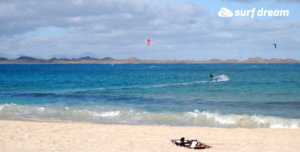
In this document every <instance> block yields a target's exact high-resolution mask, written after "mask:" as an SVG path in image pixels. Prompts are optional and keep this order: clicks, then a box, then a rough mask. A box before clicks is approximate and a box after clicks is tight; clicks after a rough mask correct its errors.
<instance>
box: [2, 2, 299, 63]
mask: <svg viewBox="0 0 300 152" xmlns="http://www.w3.org/2000/svg"><path fill="white" fill-rule="evenodd" d="M223 7H224V8H227V9H229V10H231V12H232V14H233V16H232V17H220V16H219V11H221V9H222V8H223ZM254 8H255V11H254V12H249V14H248V16H247V15H246V16H237V15H236V14H235V12H236V11H247V10H253V9H254ZM299 8H300V0H260V1H259V0H210V1H204V0H203V1H202V0H201V1H200V0H189V1H186V0H1V2H0V53H4V54H10V55H18V54H26V55H28V56H38V57H49V56H52V55H58V54H65V55H69V56H78V55H80V54H82V53H85V52H90V53H93V54H95V55H97V56H98V57H99V58H103V57H107V56H109V57H112V58H116V59H125V58H128V57H130V56H134V57H137V58H139V59H165V60H172V59H177V60H186V59H188V60H209V59H212V58H219V59H222V60H224V59H248V58H250V57H258V56H259V57H262V58H266V59H270V58H284V59H286V58H293V59H297V60H300V9H299ZM262 9H263V10H264V11H268V12H267V13H266V16H257V13H258V11H261V10H262ZM276 10H277V12H279V11H282V10H285V11H286V10H288V12H289V13H288V14H284V13H283V14H282V16H280V15H279V13H277V16H275V15H274V14H276V13H275V11H276ZM269 11H273V14H272V13H270V12H269ZM251 13H253V15H254V16H253V18H252V17H251V16H252V15H251ZM268 13H270V14H268ZM147 39H151V45H149V46H148V45H147V44H146V40H147ZM274 43H276V44H277V48H276V49H275V48H274Z"/></svg>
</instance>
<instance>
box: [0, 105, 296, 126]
mask: <svg viewBox="0 0 300 152" xmlns="http://www.w3.org/2000/svg"><path fill="white" fill-rule="evenodd" d="M0 115H1V116H4V117H23V118H42V119H61V120H73V121H88V122H97V123H118V124H129V125H165V126H200V127H226V128H237V127H241V128H289V129H299V128H300V119H288V118H280V117H273V116H263V115H237V114H219V113H216V112H209V111H198V110H194V111H190V112H181V113H176V112H165V113H155V112H148V111H138V110H135V109H130V108H128V107H127V108H126V107H103V106H86V107H46V106H43V107H42V106H25V105H17V104H2V105H0Z"/></svg>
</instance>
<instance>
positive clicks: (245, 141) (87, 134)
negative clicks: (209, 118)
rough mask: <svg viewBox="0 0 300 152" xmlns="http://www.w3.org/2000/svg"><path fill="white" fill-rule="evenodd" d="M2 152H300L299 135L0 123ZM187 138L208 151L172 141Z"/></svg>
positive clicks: (267, 131)
mask: <svg viewBox="0 0 300 152" xmlns="http://www.w3.org/2000/svg"><path fill="white" fill-rule="evenodd" d="M0 129H1V132H0V151H1V152H40V151H42V152H48V151H55V152H57V151H68V152H75V151H80V152H100V151H101V152H111V151H116V152H121V151H126V152H148V151H149V152H150V151H151V152H152V151H158V152H179V151H180V152H181V151H183V152H184V151H207V152H220V151H222V152H223V151H237V152H244V151H249V152H267V151H270V152H299V151H300V129H241V128H235V129H228V128H227V129H226V128H202V127H164V126H128V125H106V124H92V123H80V122H70V123H68V122H34V121H12V120H0ZM181 137H187V138H189V139H198V140H200V141H202V142H204V143H206V144H209V145H211V146H212V148H211V149H205V150H193V149H187V148H183V147H177V146H175V145H174V144H172V143H171V141H170V140H171V139H178V138H181Z"/></svg>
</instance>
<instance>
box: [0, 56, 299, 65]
mask: <svg viewBox="0 0 300 152" xmlns="http://www.w3.org/2000/svg"><path fill="white" fill-rule="evenodd" d="M0 55H1V54H0ZM128 63H134V64H151V63H152V64H155V63H160V64H178V63H181V64H184V63H189V64H197V63H199V64H201V63H202V64H205V63H244V64H246V63H260V64H263V63H300V61H297V60H294V59H280V58H272V59H262V58H260V57H257V58H249V59H247V60H243V61H239V60H236V59H230V60H220V59H211V60H204V61H194V60H139V59H137V58H135V57H130V58H127V59H121V60H120V59H113V58H110V57H105V58H102V59H98V58H94V57H90V56H85V57H80V58H72V59H69V58H56V57H52V58H50V59H41V58H34V57H29V56H20V57H18V58H16V59H8V58H5V57H0V64H128Z"/></svg>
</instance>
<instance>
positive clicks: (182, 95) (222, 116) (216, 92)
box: [0, 64, 300, 129]
mask: <svg viewBox="0 0 300 152" xmlns="http://www.w3.org/2000/svg"><path fill="white" fill-rule="evenodd" d="M210 73H213V74H216V77H217V78H218V79H217V80H211V79H210V78H209V74H210ZM299 78H300V64H115V65H110V64H104V65H98V64H95V65H93V64H92V65H89V64H83V65H81V64H78V65H0V116H2V117H11V116H18V117H25V118H46V119H64V120H76V121H90V122H100V123H103V122H105V123H119V124H133V125H171V126H207V127H245V128H258V127H263V128H297V129H299V127H300V79H299Z"/></svg>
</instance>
